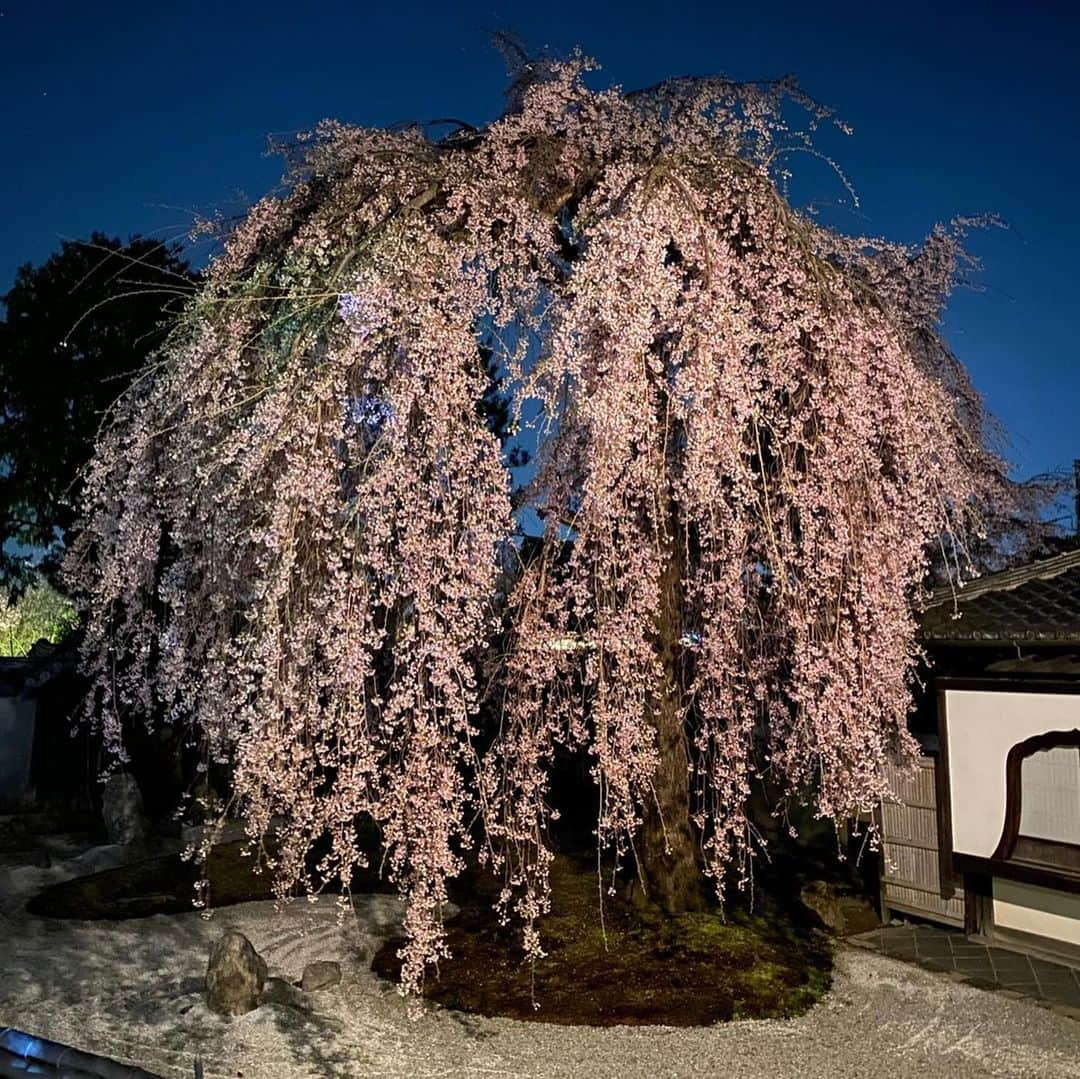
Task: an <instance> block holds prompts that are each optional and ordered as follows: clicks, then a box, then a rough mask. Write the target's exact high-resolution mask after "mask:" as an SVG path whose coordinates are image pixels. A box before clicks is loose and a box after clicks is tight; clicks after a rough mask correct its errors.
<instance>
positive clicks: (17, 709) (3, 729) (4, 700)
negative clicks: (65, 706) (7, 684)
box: [0, 697, 36, 798]
mask: <svg viewBox="0 0 1080 1079" xmlns="http://www.w3.org/2000/svg"><path fill="white" fill-rule="evenodd" d="M35 710H36V706H35V702H34V701H33V700H28V699H27V698H26V697H0V797H4V798H21V797H22V796H23V795H24V794H26V792H27V789H28V788H29V786H30V754H31V753H32V752H33V748H34V713H35Z"/></svg>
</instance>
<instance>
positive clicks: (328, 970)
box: [300, 959, 341, 993]
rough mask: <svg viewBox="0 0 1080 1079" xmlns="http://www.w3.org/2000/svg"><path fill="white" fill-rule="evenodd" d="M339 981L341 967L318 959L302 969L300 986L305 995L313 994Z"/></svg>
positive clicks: (326, 960)
mask: <svg viewBox="0 0 1080 1079" xmlns="http://www.w3.org/2000/svg"><path fill="white" fill-rule="evenodd" d="M340 981H341V967H340V966H339V965H338V964H337V963H332V962H331V961H330V960H328V959H320V960H318V961H317V962H315V963H308V965H307V966H306V967H304V976H303V978H301V979H300V985H301V986H302V987H303V990H304V992H305V993H313V992H314V991H315V990H316V989H329V988H330V986H332V985H337V984H338V983H339V982H340Z"/></svg>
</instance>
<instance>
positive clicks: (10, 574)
mask: <svg viewBox="0 0 1080 1079" xmlns="http://www.w3.org/2000/svg"><path fill="white" fill-rule="evenodd" d="M193 291H194V279H193V277H192V275H191V274H190V272H189V270H188V265H187V263H186V262H185V261H184V259H183V258H181V256H180V251H179V248H178V247H176V246H171V245H167V244H161V243H157V242H155V241H153V240H149V239H144V238H141V237H138V236H136V237H133V238H132V239H131V240H129V241H128V242H127V243H126V244H125V243H122V242H121V241H120V240H118V239H115V238H109V237H107V236H105V235H103V234H102V233H94V234H93V235H92V236H91V237H90V238H89V239H88V240H85V241H78V242H76V241H64V243H63V244H62V246H61V248H60V250H59V251H58V252H56V253H55V254H53V255H51V256H50V257H49V258H48V259H47V260H46V261H45V262H44V263H43V264H42V265H40V266H33V265H31V264H29V263H27V264H26V265H24V266H22V267H20V269H19V271H18V274H17V275H16V279H15V283H14V285H13V286H12V288H11V290H10V291H9V292H8V293H7V294H6V295H5V296H4V297H3V304H4V307H5V309H6V312H5V313H6V317H5V319H4V321H2V322H0V584H7V585H9V586H10V585H16V586H21V585H24V584H26V583H28V582H29V581H30V579H31V576H32V571H31V570H30V568H29V566H28V565H27V561H26V554H27V552H28V551H31V550H32V551H33V554H34V558H35V560H37V561H39V562H40V563H41V567H40V568H41V569H42V570H43V571H44V572H46V573H49V572H51V571H52V570H53V569H55V566H56V562H57V557H58V555H59V553H60V552H61V551H62V549H63V547H64V543H65V541H66V540H67V539H68V538H69V530H70V528H71V525H72V523H73V521H74V518H75V515H76V506H77V505H78V491H77V489H76V482H77V477H78V474H79V472H80V470H81V469H82V468H83V467H85V465H86V463H87V462H88V461H89V459H90V454H91V451H92V449H93V444H94V439H95V438H96V437H97V433H98V429H99V427H100V426H101V423H102V420H103V419H104V417H105V414H106V413H107V411H108V409H109V407H110V406H111V405H112V403H113V402H114V401H115V400H116V399H117V398H118V397H119V396H120V395H121V394H122V393H123V391H124V390H125V389H126V388H127V384H128V382H129V381H130V379H131V378H132V376H133V375H134V374H135V373H136V372H137V371H139V370H141V369H142V368H143V367H144V366H145V364H146V362H147V359H148V357H149V356H150V355H151V353H153V352H154V351H155V350H156V349H158V348H160V347H161V344H162V342H163V341H164V339H165V336H166V329H165V323H166V322H167V321H168V320H169V318H170V316H175V314H176V313H177V311H178V310H179V309H180V307H181V306H182V305H181V303H179V302H178V300H182V299H186V298H188V297H190V295H191V293H192V292H193ZM5 545H6V546H5Z"/></svg>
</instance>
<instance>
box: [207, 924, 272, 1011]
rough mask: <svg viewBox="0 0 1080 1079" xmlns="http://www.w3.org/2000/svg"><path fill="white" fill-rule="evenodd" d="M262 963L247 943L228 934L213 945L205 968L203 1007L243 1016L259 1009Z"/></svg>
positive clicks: (263, 978)
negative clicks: (204, 1002) (204, 1004)
mask: <svg viewBox="0 0 1080 1079" xmlns="http://www.w3.org/2000/svg"><path fill="white" fill-rule="evenodd" d="M265 982H266V961H265V960H264V959H263V958H262V956H261V955H259V953H258V952H257V951H255V949H254V947H252V944H251V941H250V940H248V939H247V937H245V936H244V934H243V933H238V932H236V931H235V930H230V931H229V932H228V933H226V934H225V935H224V936H223V937H221V939H220V940H218V942H217V943H216V944H215V945H214V947H213V950H212V951H211V952H210V964H209V966H208V967H207V968H206V1003H207V1005H208V1006H209V1007H210V1009H211V1011H215V1012H217V1013H218V1014H220V1015H243V1014H244V1013H245V1012H250V1011H252V1010H253V1009H255V1008H257V1007H258V1006H259V1001H260V997H261V995H262V990H263V985H264V984H265Z"/></svg>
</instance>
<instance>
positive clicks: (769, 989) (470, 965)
mask: <svg viewBox="0 0 1080 1079" xmlns="http://www.w3.org/2000/svg"><path fill="white" fill-rule="evenodd" d="M540 932H541V940H542V944H543V947H544V950H545V951H546V952H547V957H546V958H545V959H543V960H540V961H538V962H537V963H536V964H535V967H530V966H529V965H528V964H527V963H525V962H524V960H523V956H522V952H521V948H520V941H519V939H518V938H519V934H518V933H516V932H514V931H512V930H508V929H505V928H503V927H500V926H499V925H498V924H497V922H496V921H495V919H494V918H493V917H492V916H491V915H490V913H489V912H488V911H487V909H486V908H485V907H484V906H483V905H482V904H481V903H476V904H475V905H471V904H470V905H467V906H466V907H465V908H464V909H463V911H462V914H461V915H460V916H459V918H458V919H457V920H456V921H455V922H453V923H452V924H451V926H450V927H449V944H450V948H451V951H452V953H453V958H452V959H451V960H449V961H447V962H445V963H443V964H442V965H441V967H440V969H439V971H438V973H437V975H436V976H433V977H432V978H431V979H430V981H429V983H428V985H427V986H426V988H425V995H426V996H427V997H428V998H429V999H430V1000H433V1001H436V1002H438V1003H439V1004H442V1005H443V1006H445V1007H449V1008H454V1009H457V1010H460V1011H466V1012H476V1013H480V1014H483V1015H503V1016H510V1017H513V1018H517V1019H528V1020H539V1021H545V1022H553V1023H572V1024H587V1025H595V1026H612V1025H616V1024H623V1023H625V1024H647V1023H656V1024H670V1025H675V1026H701V1025H708V1024H711V1023H715V1022H717V1021H723V1020H727V1019H733V1018H765V1017H781V1016H791V1015H798V1014H801V1013H802V1012H805V1011H806V1010H807V1009H808V1008H809V1007H811V1006H812V1005H813V1004H814V1003H815V1002H816V1001H817V1000H819V999H820V998H821V996H822V995H823V994H824V993H825V992H826V991H827V990H828V987H829V984H830V981H831V957H830V953H829V948H828V945H827V943H826V941H825V939H824V938H823V937H822V936H820V935H819V934H816V933H813V932H812V931H809V930H807V929H804V928H802V927H799V926H797V925H795V924H793V923H792V922H790V921H788V920H786V919H785V918H784V917H782V916H781V915H779V914H775V913H772V914H768V915H765V914H751V913H748V912H745V911H733V912H731V913H729V914H727V915H725V914H724V913H723V912H721V911H719V910H713V911H707V912H703V913H695V914H684V915H679V916H676V917H665V916H663V915H661V914H659V913H657V912H655V911H650V910H640V909H638V908H636V907H634V906H632V905H630V904H628V903H625V902H623V901H621V900H619V899H616V898H612V897H605V907H604V918H603V922H601V917H600V892H599V888H598V885H597V878H596V874H595V870H594V869H590V868H589V867H588V866H587V865H585V864H577V863H574V862H573V861H571V860H570V859H569V858H565V857H560V858H557V859H556V860H555V863H554V866H553V869H552V911H551V914H549V915H547V916H545V917H544V918H543V919H542V920H541V922H540ZM400 944H401V942H400V941H391V942H388V943H387V944H386V945H385V946H384V947H383V948H382V949H381V950H380V952H379V953H378V954H377V955H376V957H375V960H374V963H373V968H374V969H375V970H376V972H377V973H380V974H382V975H384V976H386V977H390V978H394V977H397V974H398V971H399V970H400V961H399V960H398V959H397V958H396V951H397V949H398V948H399V947H400Z"/></svg>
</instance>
